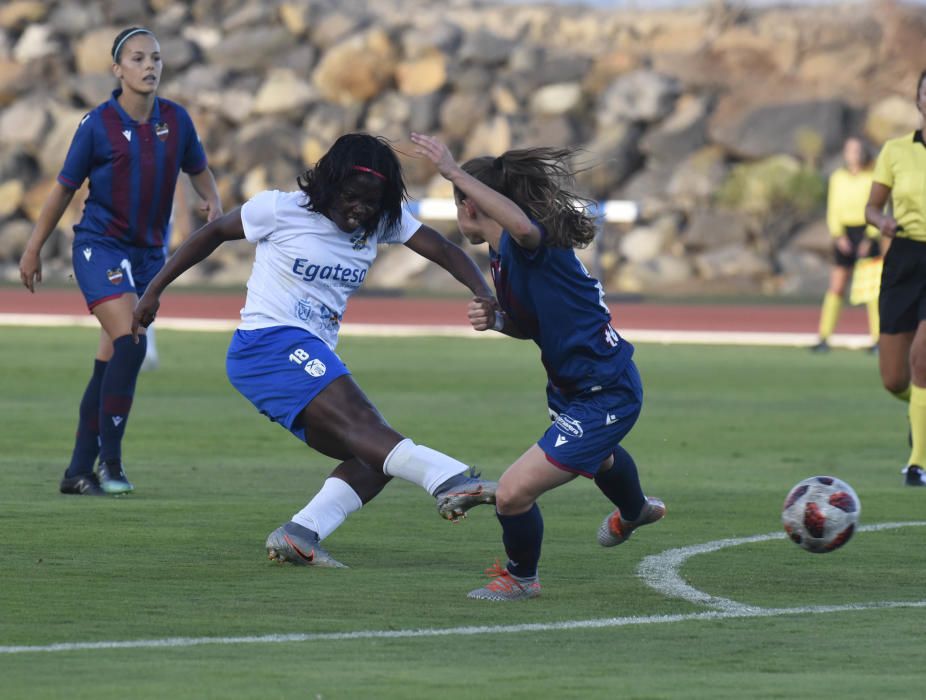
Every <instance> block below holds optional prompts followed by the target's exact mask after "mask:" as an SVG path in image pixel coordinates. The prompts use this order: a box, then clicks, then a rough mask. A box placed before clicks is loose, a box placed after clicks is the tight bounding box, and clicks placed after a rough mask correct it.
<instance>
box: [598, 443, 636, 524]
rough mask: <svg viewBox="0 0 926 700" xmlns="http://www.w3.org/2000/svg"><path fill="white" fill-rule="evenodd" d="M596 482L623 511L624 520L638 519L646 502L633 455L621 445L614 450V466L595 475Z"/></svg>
mask: <svg viewBox="0 0 926 700" xmlns="http://www.w3.org/2000/svg"><path fill="white" fill-rule="evenodd" d="M595 484H596V485H597V486H598V488H599V489H601V492H602V493H603V494H604V495H605V496H607V497H608V500H610V501H611V503H613V504H614V505H616V506H617V507H618V509H619V510H620V512H621V517H622V518H623V519H624V520H636V519H637V518H639V517H640V511H641V510H643V505H644V504H645V503H646V497H645V496H644V495H643V489H642V488H641V487H640V475H639V474H638V473H637V465H636V464H635V463H634V461H633V457H631V456H630V453H629V452H627V450H625V449H624V448H623V447H621V446H620V445H618V446H617V449H615V450H614V466H613V467H611V468H610V469H608V470H607V471H599V472H598V474H596V475H595Z"/></svg>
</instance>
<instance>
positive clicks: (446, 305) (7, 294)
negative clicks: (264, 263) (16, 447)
mask: <svg viewBox="0 0 926 700" xmlns="http://www.w3.org/2000/svg"><path fill="white" fill-rule="evenodd" d="M243 304H244V290H242V291H241V293H240V294H229V293H223V294H205V293H202V294H193V293H189V292H185V291H182V290H177V291H174V290H168V291H167V293H165V295H164V296H163V297H162V298H161V311H160V314H159V315H160V316H161V317H162V318H208V319H231V320H234V319H237V318H238V313H239V311H240V309H241V307H242V306H243ZM610 306H611V312H612V315H613V318H614V326H615V328H617V329H618V330H620V329H621V328H634V329H640V330H677V331H765V332H783V333H814V332H816V329H817V323H818V319H819V314H820V310H819V308H818V307H816V306H786V305H758V306H756V305H752V306H747V305H738V304H690V305H689V304H662V303H658V302H645V303H637V302H626V303H612V304H610ZM0 313H17V314H69V315H80V314H85V313H87V307H86V305H85V304H84V301H83V297H82V296H81V295H80V292H78V291H77V290H76V289H75V290H69V289H42V288H39V289H38V291H37V292H36V293H35V294H30V293H29V291H28V290H26V289H17V288H15V287H7V288H0ZM344 320H345V322H347V323H372V324H395V323H401V324H414V325H423V326H429V325H436V326H438V325H439V326H447V325H461V326H465V325H468V324H467V320H466V299H463V298H460V299H420V298H407V297H401V296H397V297H380V296H364V295H358V296H355V297H354V298H353V299H351V301H350V303H349V305H348V309H347V313H346V314H345V317H344ZM837 330H838V331H839V332H841V333H867V330H868V325H867V320H866V315H865V310H864V308H862V307H846V309H845V310H844V312H843V314H842V316H841V317H840V320H839V328H838V329H837Z"/></svg>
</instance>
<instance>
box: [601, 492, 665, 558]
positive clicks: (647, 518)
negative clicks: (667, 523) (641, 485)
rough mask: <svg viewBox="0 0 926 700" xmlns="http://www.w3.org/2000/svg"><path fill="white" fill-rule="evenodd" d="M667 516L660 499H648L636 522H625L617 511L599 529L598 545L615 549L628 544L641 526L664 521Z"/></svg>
mask: <svg viewBox="0 0 926 700" xmlns="http://www.w3.org/2000/svg"><path fill="white" fill-rule="evenodd" d="M665 514H666V504H665V503H663V502H662V501H660V500H659V499H658V498H647V499H646V504H645V505H644V506H643V510H641V511H640V517H638V518H637V519H636V520H624V519H623V518H622V517H621V512H620V510H615V511H614V512H613V513H611V515H609V516H608V517H607V518H605V519H604V522H603V523H601V527H599V528H598V544H600V545H601V546H602V547H615V546H617V545H619V544H622V543H624V542H626V541H627V540H628V539H629V538H630V535H631V534H632V533H633V531H634V530H636V529H637V528H638V527H640V526H641V525H650V524H651V523H655V522H656V521H657V520H662V518H663V517H664V516H665Z"/></svg>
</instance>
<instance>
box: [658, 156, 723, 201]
mask: <svg viewBox="0 0 926 700" xmlns="http://www.w3.org/2000/svg"><path fill="white" fill-rule="evenodd" d="M728 172H729V166H728V165H727V161H726V158H725V156H724V152H723V149H722V148H720V147H719V146H706V147H704V148H702V149H700V150H699V151H696V152H694V153H692V154H691V155H690V156H688V157H687V158H685V160H683V161H682V162H681V163H679V164H678V166H677V167H674V168H672V174H671V177H670V179H669V182H668V185H667V187H666V193H667V194H668V195H669V196H670V197H671V198H672V199H673V200H676V201H679V202H682V203H698V202H707V201H709V200H710V199H712V198H713V197H714V195H715V194H716V193H717V189H718V188H719V187H720V185H721V184H722V183H723V181H724V180H725V179H726V177H727V173H728Z"/></svg>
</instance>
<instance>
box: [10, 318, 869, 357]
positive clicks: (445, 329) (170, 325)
mask: <svg viewBox="0 0 926 700" xmlns="http://www.w3.org/2000/svg"><path fill="white" fill-rule="evenodd" d="M98 325H99V324H98V323H97V320H96V318H94V317H93V316H91V315H89V314H87V315H86V316H75V315H66V314H0V326H32V327H62V326H63V327H68V326H79V327H84V328H96V327H97V326H98ZM157 327H158V328H166V329H168V330H178V331H205V332H216V331H225V332H229V331H233V330H235V328H237V327H238V321H237V320H232V319H214V318H169V317H168V318H159V319H158V320H157ZM620 333H621V335H622V336H624V337H626V338H627V339H628V340H629V341H631V342H635V343H665V344H676V343H678V344H689V345H752V346H755V345H764V346H770V347H804V346H806V347H810V346H811V345H813V344H814V343H815V342H816V341H817V340H819V339H818V338H817V336H816V334H814V333H765V332H761V331H756V332H747V331H712V330H703V331H673V330H650V329H645V330H644V329H633V328H628V329H622V330H621V331H620ZM341 335H345V336H367V337H396V338H410V337H411V338H415V337H422V336H436V337H453V338H461V337H462V338H502V337H504V336H502V334H501V333H480V332H478V331H474V330H473V329H472V328H468V327H467V326H440V325H434V326H423V325H412V324H380V323H345V324H344V326H343V327H342V328H341ZM829 343H830V345H832V346H833V347H842V348H856V349H857V348H867V347H868V346H869V345H871V339H870V338H869V337H868V336H867V335H861V334H844V333H837V334H835V335H833V336H830V339H829Z"/></svg>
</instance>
